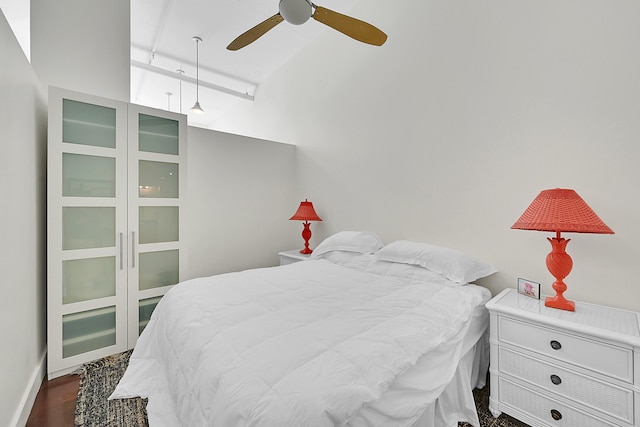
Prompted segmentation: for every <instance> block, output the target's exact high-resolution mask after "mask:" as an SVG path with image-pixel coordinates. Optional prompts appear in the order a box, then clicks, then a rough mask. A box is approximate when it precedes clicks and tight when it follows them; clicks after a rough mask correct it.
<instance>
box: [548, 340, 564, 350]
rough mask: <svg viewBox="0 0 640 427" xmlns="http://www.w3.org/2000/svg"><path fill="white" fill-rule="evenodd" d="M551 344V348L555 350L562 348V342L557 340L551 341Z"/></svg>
mask: <svg viewBox="0 0 640 427" xmlns="http://www.w3.org/2000/svg"><path fill="white" fill-rule="evenodd" d="M549 344H550V345H551V348H552V349H554V350H560V349H561V348H562V344H560V343H559V342H558V341H556V340H553V341H551V342H550V343H549Z"/></svg>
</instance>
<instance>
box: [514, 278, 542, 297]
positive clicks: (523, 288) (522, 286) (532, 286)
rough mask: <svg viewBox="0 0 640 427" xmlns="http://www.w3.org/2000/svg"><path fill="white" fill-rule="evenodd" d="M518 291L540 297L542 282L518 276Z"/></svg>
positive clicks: (529, 295)
mask: <svg viewBox="0 0 640 427" xmlns="http://www.w3.org/2000/svg"><path fill="white" fill-rule="evenodd" d="M518 293H519V294H521V295H526V296H528V297H531V298H535V299H540V283H536V282H534V281H531V280H527V279H523V278H521V277H518Z"/></svg>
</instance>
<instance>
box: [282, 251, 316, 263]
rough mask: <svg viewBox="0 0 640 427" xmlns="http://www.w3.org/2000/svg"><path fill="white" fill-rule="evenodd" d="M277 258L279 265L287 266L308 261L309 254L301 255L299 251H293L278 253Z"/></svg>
mask: <svg viewBox="0 0 640 427" xmlns="http://www.w3.org/2000/svg"><path fill="white" fill-rule="evenodd" d="M278 256H279V257H280V265H287V264H292V263H294V262H298V261H304V260H306V259H309V257H311V254H301V253H300V249H294V250H292V251H284V252H278Z"/></svg>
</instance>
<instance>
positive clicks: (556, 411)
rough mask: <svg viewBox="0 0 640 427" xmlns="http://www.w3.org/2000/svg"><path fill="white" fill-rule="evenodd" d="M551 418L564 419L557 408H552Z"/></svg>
mask: <svg viewBox="0 0 640 427" xmlns="http://www.w3.org/2000/svg"><path fill="white" fill-rule="evenodd" d="M551 418H553V419H554V420H556V421H559V420H561V419H562V414H561V413H560V411H558V410H557V409H552V410H551Z"/></svg>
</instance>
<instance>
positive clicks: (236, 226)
mask: <svg viewBox="0 0 640 427" xmlns="http://www.w3.org/2000/svg"><path fill="white" fill-rule="evenodd" d="M187 177H188V184H187V186H188V189H189V194H188V201H187V203H188V208H187V213H188V217H189V221H188V222H189V226H190V228H189V230H188V233H189V234H188V237H187V243H188V248H189V256H188V258H189V266H188V276H189V277H199V276H208V275H212V274H216V273H225V272H229V271H236V270H243V269H247V268H252V267H261V266H272V265H277V264H278V255H277V254H278V252H279V251H283V250H289V249H292V248H295V247H297V246H296V245H299V244H300V242H299V241H298V240H296V236H297V237H298V238H299V239H300V237H299V236H300V230H301V228H299V224H295V223H294V222H293V221H289V220H288V218H289V217H291V215H293V213H294V212H295V210H296V208H297V207H298V203H299V201H297V200H296V198H295V146H293V145H287V144H280V143H277V142H270V141H263V140H257V139H252V138H247V137H242V136H237V135H231V134H226V133H222V132H214V131H209V130H205V129H201V128H196V127H189V134H188V159H187Z"/></svg>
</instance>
